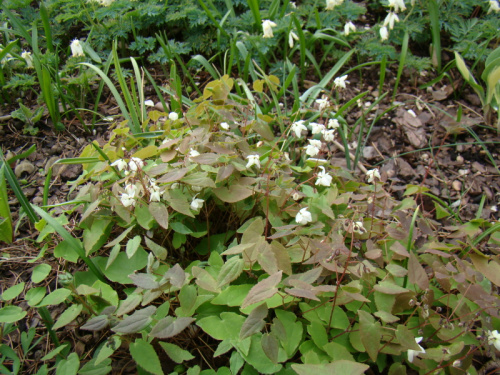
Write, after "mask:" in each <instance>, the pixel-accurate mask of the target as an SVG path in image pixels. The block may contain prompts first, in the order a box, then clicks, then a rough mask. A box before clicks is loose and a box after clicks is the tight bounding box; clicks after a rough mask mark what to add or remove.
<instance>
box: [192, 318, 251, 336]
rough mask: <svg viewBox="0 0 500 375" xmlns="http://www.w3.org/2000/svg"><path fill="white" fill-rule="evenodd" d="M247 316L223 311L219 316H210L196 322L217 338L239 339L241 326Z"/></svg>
mask: <svg viewBox="0 0 500 375" xmlns="http://www.w3.org/2000/svg"><path fill="white" fill-rule="evenodd" d="M244 321H245V317H243V316H242V315H239V314H236V313H233V312H223V313H222V314H220V318H219V317H218V316H213V315H212V316H208V317H206V318H202V319H200V320H198V321H197V322H196V325H197V326H199V327H200V328H201V329H202V330H204V331H205V332H206V333H208V334H209V335H210V336H212V337H213V338H214V339H216V340H226V339H234V340H239V335H240V331H241V327H242V325H243V323H244Z"/></svg>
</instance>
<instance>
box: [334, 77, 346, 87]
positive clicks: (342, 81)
mask: <svg viewBox="0 0 500 375" xmlns="http://www.w3.org/2000/svg"><path fill="white" fill-rule="evenodd" d="M347 83H349V81H348V80H347V74H346V75H345V76H342V77H337V78H335V79H334V80H333V84H334V85H335V87H336V88H341V89H345V88H346V84H347Z"/></svg>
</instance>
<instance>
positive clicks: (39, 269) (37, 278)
mask: <svg viewBox="0 0 500 375" xmlns="http://www.w3.org/2000/svg"><path fill="white" fill-rule="evenodd" d="M50 271H52V267H51V266H50V265H49V264H46V263H43V264H39V265H37V266H36V267H35V268H33V273H32V274H31V281H33V282H34V283H35V284H36V283H40V282H42V281H43V280H45V278H46V277H47V276H48V275H49V273H50Z"/></svg>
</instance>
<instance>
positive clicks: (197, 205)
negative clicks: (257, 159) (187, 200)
mask: <svg viewBox="0 0 500 375" xmlns="http://www.w3.org/2000/svg"><path fill="white" fill-rule="evenodd" d="M197 196H198V194H196V195H195V196H194V197H193V200H192V201H191V205H190V207H191V209H192V210H193V211H198V210H199V209H201V208H202V207H203V202H205V201H204V200H203V199H200V198H196V197H197Z"/></svg>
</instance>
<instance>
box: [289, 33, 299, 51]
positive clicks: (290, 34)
mask: <svg viewBox="0 0 500 375" xmlns="http://www.w3.org/2000/svg"><path fill="white" fill-rule="evenodd" d="M294 40H299V37H298V36H297V34H295V33H294V32H293V31H290V32H289V33H288V45H289V46H290V48H293V41H294Z"/></svg>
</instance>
